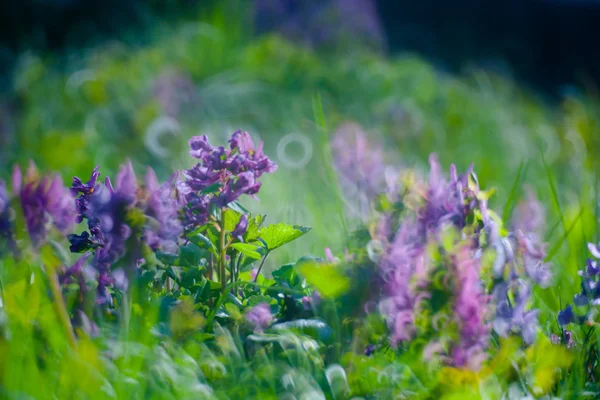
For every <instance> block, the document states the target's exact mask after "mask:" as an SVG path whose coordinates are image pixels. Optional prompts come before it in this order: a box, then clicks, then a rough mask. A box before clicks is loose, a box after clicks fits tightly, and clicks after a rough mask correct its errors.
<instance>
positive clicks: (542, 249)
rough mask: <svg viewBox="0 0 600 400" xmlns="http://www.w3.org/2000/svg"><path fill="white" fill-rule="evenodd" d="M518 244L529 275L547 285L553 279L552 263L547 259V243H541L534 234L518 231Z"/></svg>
mask: <svg viewBox="0 0 600 400" xmlns="http://www.w3.org/2000/svg"><path fill="white" fill-rule="evenodd" d="M516 240H517V245H518V247H519V249H520V253H521V255H522V259H523V266H524V267H525V272H526V273H527V275H528V276H529V277H530V278H531V279H533V281H534V282H536V283H537V284H538V285H540V286H541V287H547V286H548V285H549V284H550V281H551V280H552V274H551V273H550V263H547V262H546V261H545V260H546V245H545V244H544V243H540V241H539V239H537V237H535V236H533V235H531V234H530V235H525V234H523V233H522V232H517V233H516Z"/></svg>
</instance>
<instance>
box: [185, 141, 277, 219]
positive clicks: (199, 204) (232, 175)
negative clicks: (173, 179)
mask: <svg viewBox="0 0 600 400" xmlns="http://www.w3.org/2000/svg"><path fill="white" fill-rule="evenodd" d="M189 144H190V155H191V156H192V157H194V158H196V159H198V160H199V162H198V164H196V165H195V166H193V167H192V168H190V169H188V170H185V171H183V176H184V177H185V181H182V182H179V184H178V190H179V191H180V192H181V193H182V194H183V196H184V201H183V202H182V203H184V204H185V208H184V211H183V221H184V226H185V227H186V229H189V230H191V229H193V228H194V227H196V226H199V225H203V224H205V223H206V222H207V221H208V217H209V210H210V207H211V205H213V206H216V207H226V206H227V205H228V204H229V203H232V202H234V201H236V200H237V199H238V198H239V197H240V196H242V195H244V194H246V195H251V196H254V195H256V194H257V193H258V192H259V190H260V187H261V182H259V181H258V178H259V177H260V176H261V175H262V174H264V173H272V172H274V171H275V170H276V169H277V165H276V164H275V163H273V162H272V161H271V160H270V159H269V158H268V157H267V156H266V155H265V154H264V152H263V144H262V143H261V144H260V145H259V146H258V147H256V146H255V145H254V142H253V141H252V138H251V137H250V135H248V133H247V132H241V131H237V132H235V133H234V134H233V135H232V137H231V139H230V140H229V145H230V146H229V147H230V148H229V149H225V148H224V147H222V146H219V147H214V146H212V145H211V144H210V143H209V142H208V139H207V137H206V136H195V137H193V138H191V139H190V140H189Z"/></svg>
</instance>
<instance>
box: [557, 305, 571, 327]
mask: <svg viewBox="0 0 600 400" xmlns="http://www.w3.org/2000/svg"><path fill="white" fill-rule="evenodd" d="M571 322H575V314H574V313H573V307H571V305H570V304H569V305H568V306H567V307H566V308H565V309H564V310H562V311H559V312H558V323H559V324H561V325H562V326H565V325H569V324H570V323H571Z"/></svg>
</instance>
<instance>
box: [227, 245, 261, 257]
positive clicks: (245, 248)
mask: <svg viewBox="0 0 600 400" xmlns="http://www.w3.org/2000/svg"><path fill="white" fill-rule="evenodd" d="M231 248H233V249H235V250H237V251H239V252H240V253H242V254H243V255H245V256H246V257H249V258H251V259H253V260H258V259H260V258H261V257H262V254H261V252H262V253H264V248H263V247H261V246H256V245H254V244H249V243H233V244H232V245H231Z"/></svg>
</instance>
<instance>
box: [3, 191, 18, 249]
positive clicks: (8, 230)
mask: <svg viewBox="0 0 600 400" xmlns="http://www.w3.org/2000/svg"><path fill="white" fill-rule="evenodd" d="M9 203H10V196H9V194H8V190H7V188H6V184H5V183H4V181H3V180H0V255H2V253H3V250H4V248H7V249H9V250H10V251H12V252H13V253H14V252H16V250H17V248H16V243H15V241H14V239H13V231H12V224H11V221H10V211H11V210H10V204H9Z"/></svg>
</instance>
